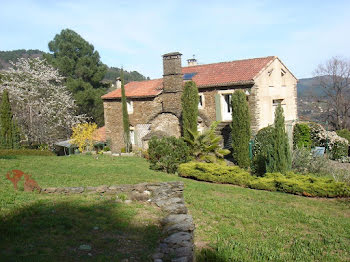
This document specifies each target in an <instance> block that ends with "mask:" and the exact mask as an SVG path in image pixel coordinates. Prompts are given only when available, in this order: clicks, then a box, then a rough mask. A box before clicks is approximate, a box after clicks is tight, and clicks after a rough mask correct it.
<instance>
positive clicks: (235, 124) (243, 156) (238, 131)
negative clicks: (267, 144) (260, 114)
mask: <svg viewBox="0 0 350 262" xmlns="http://www.w3.org/2000/svg"><path fill="white" fill-rule="evenodd" d="M231 128H232V131H231V135H232V149H233V153H232V154H233V159H234V161H235V163H236V164H237V165H238V166H239V167H241V168H248V167H249V165H250V159H249V140H250V136H251V130H250V113H249V107H248V102H247V99H246V95H245V94H244V92H243V91H241V90H238V91H236V92H234V93H233V95H232V125H231Z"/></svg>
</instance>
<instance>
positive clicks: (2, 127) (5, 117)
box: [0, 90, 19, 149]
mask: <svg viewBox="0 0 350 262" xmlns="http://www.w3.org/2000/svg"><path fill="white" fill-rule="evenodd" d="M18 140H19V133H18V128H17V126H16V124H15V122H14V120H13V115H12V111H11V105H10V99H9V93H8V91H7V90H4V92H3V94H2V103H1V106H0V147H1V148H4V149H13V148H17V147H18V143H19V141H18Z"/></svg>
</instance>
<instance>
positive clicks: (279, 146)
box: [266, 105, 292, 174]
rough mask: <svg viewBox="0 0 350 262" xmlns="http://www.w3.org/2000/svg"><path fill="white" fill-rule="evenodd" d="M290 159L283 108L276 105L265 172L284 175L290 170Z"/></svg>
mask: <svg viewBox="0 0 350 262" xmlns="http://www.w3.org/2000/svg"><path fill="white" fill-rule="evenodd" d="M291 165H292V159H291V153H290V148H289V143H288V136H287V133H286V130H285V124H284V115H283V108H282V106H281V105H278V107H277V109H276V112H275V121H274V132H273V141H272V147H271V150H270V152H268V159H267V163H266V171H267V172H280V173H282V174H285V173H286V172H287V171H288V170H290V169H291Z"/></svg>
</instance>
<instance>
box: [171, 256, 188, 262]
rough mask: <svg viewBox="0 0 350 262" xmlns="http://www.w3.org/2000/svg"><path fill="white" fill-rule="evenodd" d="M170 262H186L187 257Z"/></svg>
mask: <svg viewBox="0 0 350 262" xmlns="http://www.w3.org/2000/svg"><path fill="white" fill-rule="evenodd" d="M171 262H188V258H187V257H178V258H173V259H172V260H171Z"/></svg>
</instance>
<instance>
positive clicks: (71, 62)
mask: <svg viewBox="0 0 350 262" xmlns="http://www.w3.org/2000/svg"><path fill="white" fill-rule="evenodd" d="M49 50H50V51H51V52H52V54H44V57H45V58H46V59H47V60H48V61H49V63H51V64H52V65H53V66H54V67H56V68H58V70H59V72H60V73H61V75H63V76H64V77H66V79H67V80H66V85H67V87H68V89H69V90H70V91H71V92H72V93H73V95H74V98H75V99H76V104H77V105H78V107H79V113H84V114H86V115H87V116H89V117H91V118H92V121H93V122H96V123H97V124H98V125H99V126H101V125H103V123H104V119H103V104H102V100H101V95H103V94H104V93H105V92H106V90H107V86H106V85H104V84H102V82H101V80H102V79H103V77H104V76H105V74H106V71H107V67H106V66H105V65H104V64H103V63H102V62H101V61H100V55H99V53H98V52H97V51H96V50H94V47H93V45H91V44H89V43H88V42H87V41H85V40H84V39H83V38H82V37H81V36H80V35H79V34H77V33H76V32H74V31H72V30H70V29H64V30H62V31H61V33H60V34H57V35H56V36H55V38H54V39H53V40H52V41H51V42H50V43H49Z"/></svg>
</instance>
